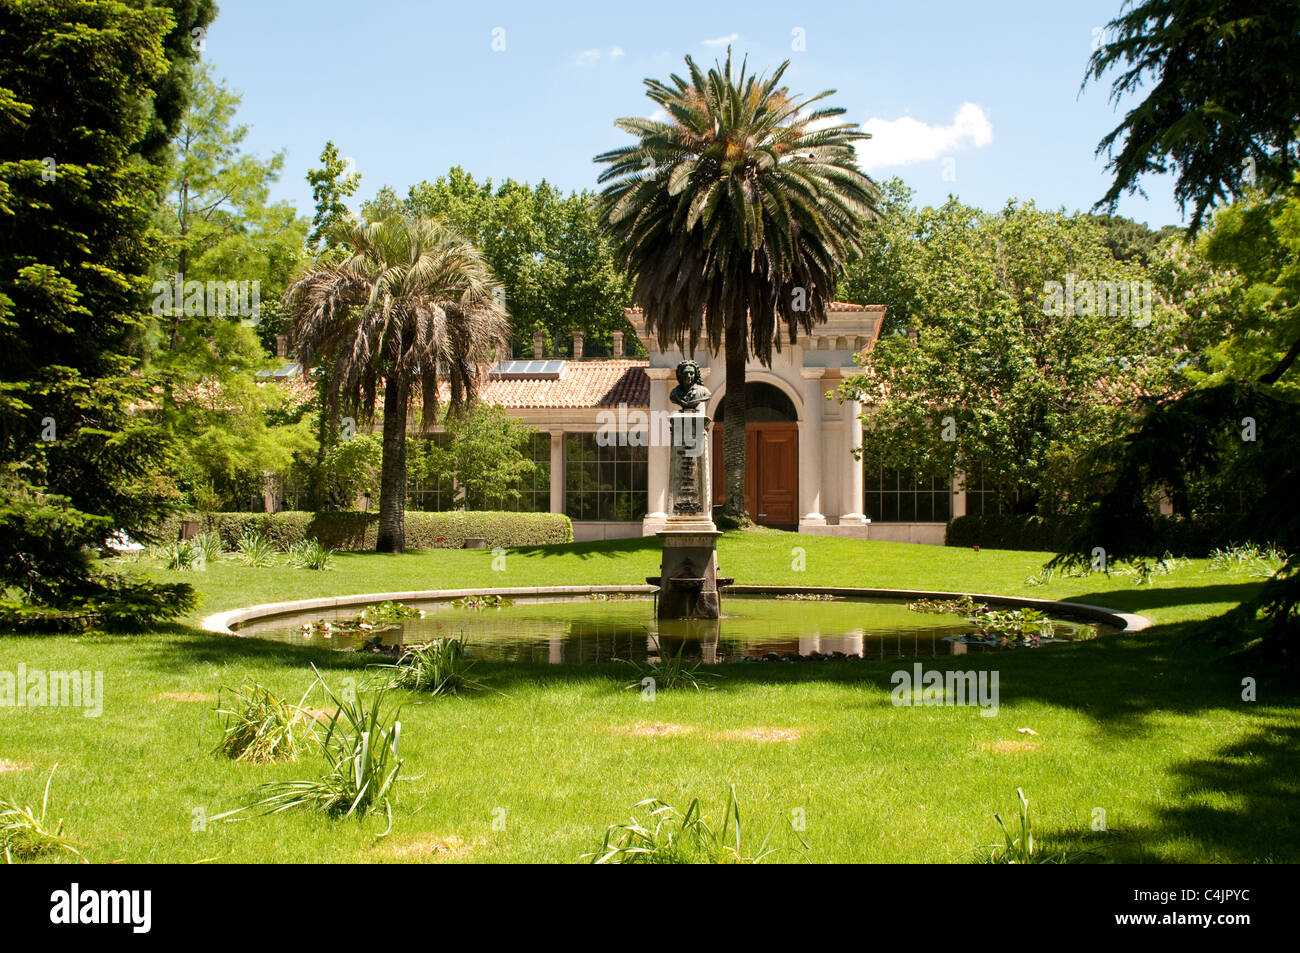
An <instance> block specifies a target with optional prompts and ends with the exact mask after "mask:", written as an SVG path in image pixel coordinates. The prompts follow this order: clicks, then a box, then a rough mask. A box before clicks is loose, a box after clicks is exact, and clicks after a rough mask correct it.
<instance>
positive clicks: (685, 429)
mask: <svg viewBox="0 0 1300 953" xmlns="http://www.w3.org/2000/svg"><path fill="white" fill-rule="evenodd" d="M670 421H671V426H672V438H673V446H672V452H671V453H670V455H669V459H670V463H669V474H668V496H669V509H668V513H669V515H670V516H686V517H700V516H703V517H704V518H706V519H708V518H710V517H711V515H712V511H713V506H712V503H713V500H712V493H711V492H710V491H711V490H712V486H711V485H710V484H711V477H712V474H711V472H710V469H709V419H708V418H707V417H706V416H704V414H701V413H678V414H673V415H672V416H671V417H670Z"/></svg>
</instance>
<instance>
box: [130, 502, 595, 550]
mask: <svg viewBox="0 0 1300 953" xmlns="http://www.w3.org/2000/svg"><path fill="white" fill-rule="evenodd" d="M185 519H195V520H198V521H199V530H200V532H215V533H217V534H218V535H219V536H220V537H221V542H222V543H223V544H224V545H225V547H226V549H228V550H233V549H235V548H236V546H237V545H238V543H239V538H240V537H241V536H243V535H244V534H245V533H247V532H250V531H251V532H254V533H258V534H259V535H262V536H265V537H266V538H267V539H268V540H270V541H271V542H272V543H273V544H274V545H275V546H277V547H278V548H280V549H286V548H288V547H289V546H292V545H294V544H295V543H300V542H302V541H303V540H304V539H315V540H317V541H319V542H320V543H321V545H323V546H328V547H329V548H330V549H337V550H340V551H344V552H363V551H366V550H373V549H374V548H375V540H376V536H377V533H378V529H379V514H378V513H359V512H355V511H344V512H331V513H309V512H304V511H297V510H282V511H281V512H279V513H200V514H189V515H186V516H173V517H171V518H169V519H167V520H164V521H163V522H162V523H159V524H158V525H157V526H156V527H154V528H153V530H152V532H151V535H153V536H154V537H155V538H157V539H158V540H159V541H160V542H169V541H171V540H174V539H177V538H178V537H179V536H180V530H181V521H182V520H185ZM475 536H477V537H481V538H483V539H486V540H487V544H488V546H489V547H495V546H544V545H547V544H550V543H571V542H573V523H572V522H571V521H570V519H569V518H568V517H567V516H565V515H564V514H562V513H507V512H474V511H462V510H453V511H449V512H445V513H430V512H426V511H424V510H407V511H406V548H407V549H459V548H461V547H462V546H463V545H464V544H465V540H466V538H468V537H475Z"/></svg>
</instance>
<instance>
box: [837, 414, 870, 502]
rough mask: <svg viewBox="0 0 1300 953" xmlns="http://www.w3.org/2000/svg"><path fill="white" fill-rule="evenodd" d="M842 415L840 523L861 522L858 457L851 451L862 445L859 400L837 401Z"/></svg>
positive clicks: (860, 470)
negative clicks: (842, 451) (839, 402)
mask: <svg viewBox="0 0 1300 953" xmlns="http://www.w3.org/2000/svg"><path fill="white" fill-rule="evenodd" d="M840 413H841V414H843V415H844V431H843V432H844V453H843V457H842V459H841V460H840V462H839V467H838V470H839V472H840V474H841V479H840V525H841V526H865V525H866V522H867V517H866V515H865V514H864V513H863V512H862V461H861V460H860V459H858V458H857V457H856V456H854V451H856V450H860V449H861V448H862V421H861V420H859V419H858V415H859V414H861V413H862V403H861V401H856V400H846V401H845V402H844V403H843V404H841V405H840Z"/></svg>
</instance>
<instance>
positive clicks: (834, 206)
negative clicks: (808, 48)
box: [596, 49, 877, 521]
mask: <svg viewBox="0 0 1300 953" xmlns="http://www.w3.org/2000/svg"><path fill="white" fill-rule="evenodd" d="M686 65H687V68H688V71H689V74H690V79H689V80H687V79H684V78H682V77H680V76H677V75H673V76H672V77H671V81H670V83H669V84H665V83H662V82H660V81H658V80H654V79H647V80H645V85H646V88H647V90H648V92H647V95H648V96H649V97H650V99H651V100H652V101H653V102H654V103H655V104H656V105H657V106H658V107H659V108H661V109H663V110H664V111H665V112H666V113H667V114H668V117H669V118H668V121H666V122H659V121H657V120H654V119H641V118H630V119H620V120H618V122H617V123H615V125H616V126H617V127H618V128H619V129H621V130H622V131H624V132H627V133H630V134H631V135H633V136H635V137H637V140H638V141H637V143H636V144H635V145H631V146H625V147H623V148H621V149H614V150H612V151H610V152H606V153H604V154H602V155H599V156H597V157H596V161H597V162H599V163H602V164H605V165H607V166H608V168H607V169H605V170H604V171H603V172H602V173H601V174H600V179H599V181H600V182H602V183H609V184H608V185H607V186H606V187H605V190H604V192H603V193H602V194H601V221H602V224H603V225H604V226H605V227H606V228H607V229H608V230H609V233H610V234H611V235H612V236H613V238H614V240H615V241H616V243H617V245H618V249H619V254H620V256H621V259H622V262H623V264H624V265H625V266H626V267H627V268H628V270H629V271H630V272H631V273H632V275H633V280H634V288H635V294H634V296H635V299H636V302H637V303H638V304H639V305H640V306H641V307H642V308H643V309H644V310H645V315H646V324H647V328H648V329H649V331H650V332H651V333H654V334H656V335H657V336H658V338H659V342H660V344H661V345H664V346H667V345H669V344H670V343H675V344H678V345H679V346H682V347H683V348H685V349H686V350H688V351H689V352H691V353H693V352H694V351H695V349H696V348H697V347H698V346H699V345H700V344H701V343H707V345H708V346H709V348H710V350H712V351H713V352H714V353H718V352H719V351H721V350H723V349H724V342H725V355H726V357H725V363H726V380H727V384H726V387H727V390H726V393H725V395H724V397H723V400H724V402H725V414H726V418H727V428H726V431H725V434H724V438H723V456H724V458H725V468H726V473H727V496H726V503H725V507H724V512H725V513H726V515H727V516H728V517H729V518H731V519H733V520H737V521H743V520H745V519H746V514H745V427H744V421H745V418H746V413H745V365H746V363H747V362H748V360H749V358H750V356H751V355H753V357H755V358H756V359H757V360H759V361H760V362H762V363H763V364H764V365H769V366H770V364H771V362H772V351H773V348H776V349H778V350H779V349H780V347H781V336H782V335H783V334H787V335H788V336H789V339H790V341H791V343H793V342H794V340H795V339H796V336H797V335H798V332H799V330H800V329H802V330H804V331H805V332H807V331H811V329H812V328H813V326H814V325H815V324H817V323H819V322H822V321H824V320H825V319H826V314H825V311H826V306H827V305H828V304H829V303H830V302H831V301H832V300H834V297H835V282H836V280H837V278H838V277H839V274H840V272H841V271H842V270H843V268H844V265H845V263H846V262H847V261H848V259H849V258H850V257H851V256H852V255H854V254H857V253H859V252H860V251H861V248H862V246H861V242H860V240H859V237H858V233H859V229H860V227H861V225H862V223H863V222H864V220H866V219H868V218H870V217H874V215H875V213H876V202H877V189H876V186H875V184H874V183H873V182H872V181H871V180H870V179H868V178H867V177H866V176H865V175H863V174H862V173H861V172H860V171H859V170H858V168H857V165H856V163H855V160H854V153H853V143H854V142H855V141H857V140H861V139H866V138H868V135H867V134H866V133H863V132H861V131H859V129H858V127H857V125H856V124H853V123H844V122H839V121H838V120H837V117H839V116H842V115H843V114H844V110H843V109H840V108H825V107H821V108H817V107H815V104H816V103H818V102H819V101H820V100H822V99H825V98H826V97H827V96H830V95H831V94H832V93H833V92H834V91H833V90H828V91H826V92H823V93H819V94H818V95H816V96H812V97H808V98H804V97H801V96H796V95H792V94H791V93H790V91H789V89H788V88H787V87H785V86H782V85H781V77H782V76H783V75H784V74H785V71H786V69H787V68H788V67H789V61H786V62H785V63H782V64H781V65H780V66H779V67H777V69H776V70H775V72H773V73H772V74H771V75H770V76H765V75H764V76H755V75H753V74H749V73H747V71H746V68H745V66H744V65H743V64H742V66H741V68H740V71H739V74H738V75H737V74H735V73H734V72H733V70H732V65H731V51H730V49H728V51H727V58H726V62H725V63H723V64H721V65H719V64H715V65H714V67H713V68H712V69H710V70H709V71H708V73H707V74H706V73H705V72H703V71H702V70H701V69H700V68H699V67H698V66H697V65H696V64H695V61H694V60H692V59H691V58H690V57H689V56H688V57H686Z"/></svg>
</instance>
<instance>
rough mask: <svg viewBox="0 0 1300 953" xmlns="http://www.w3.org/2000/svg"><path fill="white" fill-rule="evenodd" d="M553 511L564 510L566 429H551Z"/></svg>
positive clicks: (559, 511)
mask: <svg viewBox="0 0 1300 953" xmlns="http://www.w3.org/2000/svg"><path fill="white" fill-rule="evenodd" d="M551 512H552V513H563V512H564V431H563V430H552V431H551Z"/></svg>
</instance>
